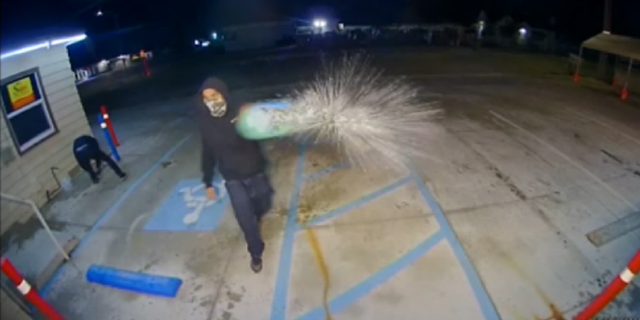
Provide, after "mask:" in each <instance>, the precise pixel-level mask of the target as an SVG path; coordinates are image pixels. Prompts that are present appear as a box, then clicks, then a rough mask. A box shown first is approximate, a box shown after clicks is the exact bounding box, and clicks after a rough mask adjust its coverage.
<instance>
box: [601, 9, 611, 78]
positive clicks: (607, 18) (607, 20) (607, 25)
mask: <svg viewBox="0 0 640 320" xmlns="http://www.w3.org/2000/svg"><path fill="white" fill-rule="evenodd" d="M603 23H604V25H603V29H602V30H603V31H606V32H607V33H609V32H611V0H604V21H603ZM608 58H609V57H608V55H607V54H606V53H604V52H600V60H599V61H598V78H600V79H601V80H607V79H606V76H607V64H608V63H607V62H608Z"/></svg>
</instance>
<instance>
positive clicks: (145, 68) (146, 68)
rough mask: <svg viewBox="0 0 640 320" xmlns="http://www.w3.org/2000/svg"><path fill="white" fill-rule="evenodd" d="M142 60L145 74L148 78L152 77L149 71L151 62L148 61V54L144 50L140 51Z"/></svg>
mask: <svg viewBox="0 0 640 320" xmlns="http://www.w3.org/2000/svg"><path fill="white" fill-rule="evenodd" d="M140 58H141V59H142V63H143V64H144V72H145V73H146V74H147V77H150V76H151V69H149V62H148V61H147V53H146V52H144V50H140Z"/></svg>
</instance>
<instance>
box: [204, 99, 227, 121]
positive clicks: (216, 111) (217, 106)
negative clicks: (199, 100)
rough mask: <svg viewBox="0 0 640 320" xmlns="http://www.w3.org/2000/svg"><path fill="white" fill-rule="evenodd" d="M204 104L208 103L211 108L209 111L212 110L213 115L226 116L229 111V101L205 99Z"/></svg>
mask: <svg viewBox="0 0 640 320" xmlns="http://www.w3.org/2000/svg"><path fill="white" fill-rule="evenodd" d="M204 104H206V105H207V108H209V111H210V112H211V115H212V116H214V117H216V118H219V117H222V116H224V114H225V113H226V112H227V103H226V102H224V101H207V100H205V101H204Z"/></svg>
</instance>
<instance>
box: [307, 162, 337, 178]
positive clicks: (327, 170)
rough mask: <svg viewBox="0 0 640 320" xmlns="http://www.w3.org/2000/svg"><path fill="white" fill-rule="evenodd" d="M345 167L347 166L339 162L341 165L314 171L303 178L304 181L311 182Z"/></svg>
mask: <svg viewBox="0 0 640 320" xmlns="http://www.w3.org/2000/svg"><path fill="white" fill-rule="evenodd" d="M346 167H347V164H346V163H345V162H341V163H336V164H334V165H332V166H330V167H328V168H324V169H322V170H319V171H316V172H314V173H311V174H309V175H306V176H305V177H304V180H305V181H313V180H316V179H320V178H322V177H324V176H326V175H328V174H330V173H331V172H334V171H336V170H340V169H344V168H346Z"/></svg>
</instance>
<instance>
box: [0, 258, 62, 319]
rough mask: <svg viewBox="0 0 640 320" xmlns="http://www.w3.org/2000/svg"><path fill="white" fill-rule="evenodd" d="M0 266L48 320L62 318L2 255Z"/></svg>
mask: <svg viewBox="0 0 640 320" xmlns="http://www.w3.org/2000/svg"><path fill="white" fill-rule="evenodd" d="M0 267H1V269H2V273H4V274H5V275H6V276H7V278H9V280H11V282H12V283H13V284H14V285H15V286H16V288H18V291H20V293H21V294H22V295H23V296H24V297H25V299H27V301H29V303H31V304H32V305H33V306H34V307H35V308H36V309H38V311H40V313H42V314H43V315H44V316H45V317H46V318H47V319H49V320H64V318H63V317H62V316H61V315H60V314H59V313H58V312H57V311H56V310H55V309H53V307H51V305H49V304H48V303H47V302H46V301H45V300H44V299H43V298H42V297H41V296H40V294H38V292H37V291H36V290H35V289H33V288H32V287H31V285H30V284H29V283H28V282H27V281H26V280H25V279H24V278H23V277H22V275H20V273H19V272H18V270H17V269H16V268H15V267H14V266H13V264H12V263H11V261H9V259H7V258H5V257H2V258H1V260H0Z"/></svg>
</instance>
